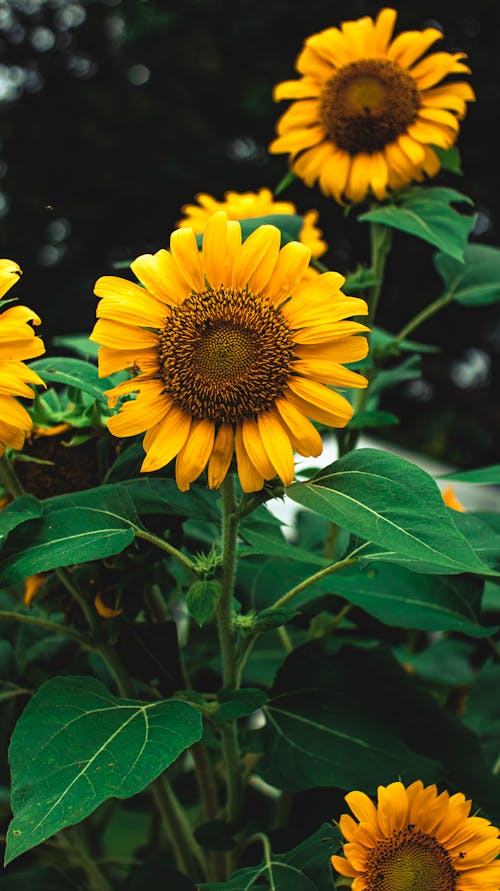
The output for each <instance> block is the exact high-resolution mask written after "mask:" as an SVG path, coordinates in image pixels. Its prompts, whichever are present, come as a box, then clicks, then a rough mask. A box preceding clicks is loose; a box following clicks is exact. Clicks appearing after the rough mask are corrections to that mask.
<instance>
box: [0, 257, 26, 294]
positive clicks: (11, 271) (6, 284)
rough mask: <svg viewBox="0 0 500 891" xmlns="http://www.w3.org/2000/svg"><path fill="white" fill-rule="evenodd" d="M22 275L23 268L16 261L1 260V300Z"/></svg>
mask: <svg viewBox="0 0 500 891" xmlns="http://www.w3.org/2000/svg"><path fill="white" fill-rule="evenodd" d="M21 275H22V272H21V267H20V266H19V264H18V263H16V262H15V260H0V298H2V297H3V296H4V294H6V293H7V291H8V290H9V288H12V285H15V283H16V282H17V281H18V280H19V277H20V276H21Z"/></svg>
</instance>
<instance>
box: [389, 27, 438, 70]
mask: <svg viewBox="0 0 500 891" xmlns="http://www.w3.org/2000/svg"><path fill="white" fill-rule="evenodd" d="M442 37H443V35H442V34H441V31H438V30H437V28H425V29H424V30H423V31H403V33H402V34H398V36H397V37H396V38H395V39H394V40H393V42H392V43H391V45H390V47H389V49H388V50H387V57H388V58H389V59H391V60H392V61H393V62H398V64H399V65H401V67H402V68H409V67H410V65H413V63H414V62H415V61H416V60H417V59H419V58H420V56H423V54H424V53H425V52H426V51H427V50H428V49H429V47H430V46H432V44H433V43H436V41H437V40H441V39H442Z"/></svg>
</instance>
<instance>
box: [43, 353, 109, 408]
mask: <svg viewBox="0 0 500 891" xmlns="http://www.w3.org/2000/svg"><path fill="white" fill-rule="evenodd" d="M30 367H31V368H32V369H33V371H36V373H37V374H39V375H40V377H41V378H43V380H44V381H47V382H48V383H55V384H63V385H64V386H66V387H74V388H75V389H77V390H83V391H84V392H85V393H88V394H89V395H90V396H93V397H94V399H98V400H99V401H100V402H104V403H105V404H106V406H107V404H108V399H107V397H106V396H105V395H104V391H105V390H109V388H110V387H111V386H112V383H111V382H110V381H109V379H107V378H106V379H102V378H99V375H98V373H97V367H96V366H95V365H94V364H93V363H92V362H85V361H84V360H83V359H73V358H70V357H69V356H64V357H62V356H55V357H53V358H51V359H37V360H36V362H31V363H30Z"/></svg>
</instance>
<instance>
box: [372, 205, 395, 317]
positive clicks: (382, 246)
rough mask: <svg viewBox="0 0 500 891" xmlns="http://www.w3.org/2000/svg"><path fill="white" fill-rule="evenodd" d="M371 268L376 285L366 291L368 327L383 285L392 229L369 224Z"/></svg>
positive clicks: (379, 224) (380, 224)
mask: <svg viewBox="0 0 500 891" xmlns="http://www.w3.org/2000/svg"><path fill="white" fill-rule="evenodd" d="M370 242H371V268H372V272H373V275H374V278H375V279H376V284H374V285H372V287H371V288H369V289H368V293H367V295H366V302H367V303H368V321H367V324H368V325H372V324H373V320H374V318H375V313H376V311H377V306H378V301H379V297H380V294H381V291H382V285H383V283H384V270H385V263H386V260H387V257H388V254H389V251H390V250H391V246H392V229H391V228H390V227H389V226H384V225H383V224H382V223H370Z"/></svg>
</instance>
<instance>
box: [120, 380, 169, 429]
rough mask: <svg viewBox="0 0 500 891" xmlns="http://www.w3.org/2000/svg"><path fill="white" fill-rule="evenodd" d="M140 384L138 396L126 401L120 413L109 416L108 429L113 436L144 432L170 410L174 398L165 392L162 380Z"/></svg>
mask: <svg viewBox="0 0 500 891" xmlns="http://www.w3.org/2000/svg"><path fill="white" fill-rule="evenodd" d="M139 386H140V390H139V393H138V395H137V396H136V398H135V399H131V400H129V401H128V402H125V403H124V404H123V405H122V406H121V408H120V411H119V412H118V414H116V415H113V417H111V418H108V420H107V425H108V429H109V431H110V432H111V433H112V434H113V436H117V437H119V438H121V437H123V436H135V435H136V434H137V433H144V431H145V430H150V429H151V428H152V427H154V426H155V425H156V424H158V422H159V421H161V420H162V418H164V417H165V415H166V414H167V412H168V411H169V410H170V408H171V406H172V400H171V399H170V397H169V396H167V395H166V393H164V384H163V382H162V381H156V380H154V381H146V382H143V383H141V384H140V385H139ZM112 392H113V391H111V393H112Z"/></svg>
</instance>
